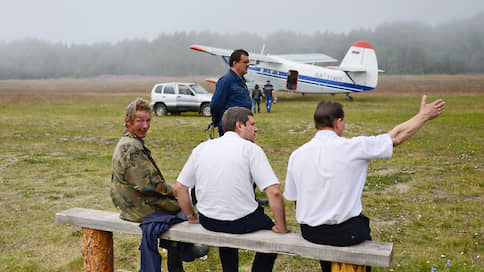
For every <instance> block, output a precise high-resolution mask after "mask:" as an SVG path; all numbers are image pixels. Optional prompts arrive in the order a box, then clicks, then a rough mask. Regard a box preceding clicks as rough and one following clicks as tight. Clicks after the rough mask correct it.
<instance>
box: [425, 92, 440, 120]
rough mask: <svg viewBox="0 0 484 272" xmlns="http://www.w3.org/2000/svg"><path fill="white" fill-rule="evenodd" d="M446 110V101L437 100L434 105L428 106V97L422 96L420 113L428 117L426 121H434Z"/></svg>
mask: <svg viewBox="0 0 484 272" xmlns="http://www.w3.org/2000/svg"><path fill="white" fill-rule="evenodd" d="M444 108H445V101H444V100H442V99H437V100H435V101H434V102H432V103H429V104H427V95H424V96H422V102H421V103H420V113H421V114H423V115H424V116H425V117H426V120H432V119H434V118H435V117H437V116H439V115H440V114H441V113H442V112H443V111H444Z"/></svg>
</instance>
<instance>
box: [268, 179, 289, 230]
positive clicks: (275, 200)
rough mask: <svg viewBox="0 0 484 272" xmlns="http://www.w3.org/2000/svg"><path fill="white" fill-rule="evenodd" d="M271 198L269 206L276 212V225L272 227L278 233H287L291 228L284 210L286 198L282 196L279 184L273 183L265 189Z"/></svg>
mask: <svg viewBox="0 0 484 272" xmlns="http://www.w3.org/2000/svg"><path fill="white" fill-rule="evenodd" d="M264 191H265V192H266V194H267V198H268V199H269V206H270V207H271V210H272V213H273V214H274V219H275V221H276V225H275V226H274V227H272V231H274V232H278V233H287V232H289V230H288V229H287V226H286V211H285V210H284V200H283V198H282V193H281V189H280V188H279V184H273V185H271V186H268V187H266V188H265V189H264Z"/></svg>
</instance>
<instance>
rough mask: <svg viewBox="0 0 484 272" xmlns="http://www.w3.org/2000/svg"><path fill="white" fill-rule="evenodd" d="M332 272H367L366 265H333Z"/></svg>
mask: <svg viewBox="0 0 484 272" xmlns="http://www.w3.org/2000/svg"><path fill="white" fill-rule="evenodd" d="M331 272H366V268H365V266H364V265H357V264H344V263H336V262H333V263H331Z"/></svg>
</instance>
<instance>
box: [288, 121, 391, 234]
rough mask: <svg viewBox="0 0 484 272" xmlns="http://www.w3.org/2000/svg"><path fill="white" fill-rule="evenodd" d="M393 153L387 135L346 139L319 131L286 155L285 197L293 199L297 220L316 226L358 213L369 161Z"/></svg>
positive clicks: (386, 156)
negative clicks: (287, 162)
mask: <svg viewBox="0 0 484 272" xmlns="http://www.w3.org/2000/svg"><path fill="white" fill-rule="evenodd" d="M392 152H393V142H392V139H391V137H390V135H389V134H382V135H378V136H369V137H364V136H360V137H355V138H351V139H348V138H344V137H339V136H338V135H336V133H335V132H334V131H332V130H320V131H318V132H317V133H316V135H315V136H314V138H313V139H312V140H311V141H309V142H307V143H306V144H304V145H303V146H301V147H299V148H298V149H296V150H295V151H294V152H293V153H292V154H291V157H290V158H289V165H288V169H287V177H286V186H285V190H284V197H285V198H286V199H287V200H291V201H296V203H297V205H296V220H297V221H298V222H299V223H300V224H307V225H309V226H312V227H315V226H319V225H322V224H339V223H342V222H344V221H346V220H348V219H349V218H351V217H354V216H357V215H359V214H360V213H361V211H362V205H361V194H362V193H363V187H364V185H365V181H366V175H367V171H368V164H369V162H370V160H372V159H378V158H390V157H391V156H392Z"/></svg>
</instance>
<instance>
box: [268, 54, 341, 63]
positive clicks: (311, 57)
mask: <svg viewBox="0 0 484 272" xmlns="http://www.w3.org/2000/svg"><path fill="white" fill-rule="evenodd" d="M274 56H278V57H281V58H284V59H286V60H290V61H295V62H302V63H322V62H337V61H338V60H337V59H335V58H332V57H330V56H328V55H325V54H321V53H311V54H284V55H274Z"/></svg>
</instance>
